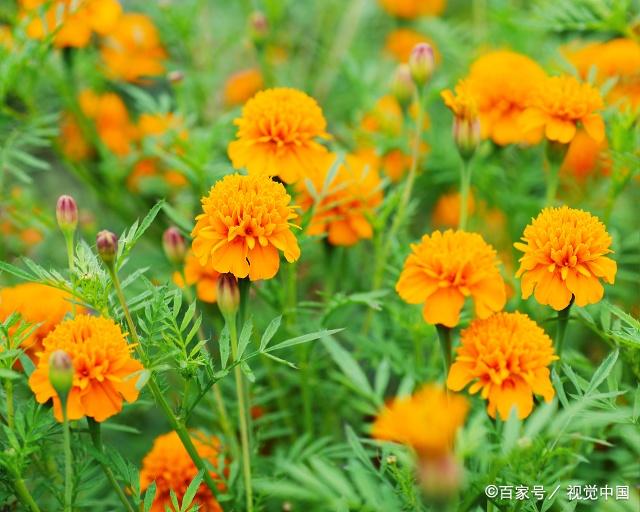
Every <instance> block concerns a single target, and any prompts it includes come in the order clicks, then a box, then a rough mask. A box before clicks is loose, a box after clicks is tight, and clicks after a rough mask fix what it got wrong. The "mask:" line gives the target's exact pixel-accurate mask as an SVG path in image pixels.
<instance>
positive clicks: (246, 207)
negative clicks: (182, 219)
mask: <svg viewBox="0 0 640 512" xmlns="http://www.w3.org/2000/svg"><path fill="white" fill-rule="evenodd" d="M290 202H291V196H289V194H287V191H286V190H285V188H284V186H283V185H282V184H281V183H276V182H275V181H273V180H272V179H271V178H269V177H268V176H265V175H257V176H241V175H239V174H234V175H231V176H225V177H224V178H223V179H221V180H220V181H218V182H217V183H216V184H215V185H214V186H213V187H212V188H211V191H210V192H209V195H208V196H206V197H204V198H202V209H203V213H201V214H200V215H198V216H197V217H196V225H195V227H194V229H193V232H192V233H191V236H192V237H193V245H192V248H193V252H194V254H195V255H196V257H197V258H198V260H199V261H200V264H201V265H203V266H205V267H207V266H209V265H211V266H212V267H213V269H214V270H216V271H217V272H220V273H221V274H222V273H228V272H230V273H232V274H233V275H235V276H236V277H237V278H238V279H240V278H243V277H247V276H249V279H251V280H252V281H255V280H258V279H270V278H272V277H273V276H275V275H276V272H278V268H279V267H280V257H279V255H278V251H282V252H283V253H284V257H285V258H286V259H287V261H289V262H293V261H295V260H297V259H298V258H299V257H300V248H299V247H298V241H297V240H296V237H295V236H294V235H293V233H292V232H291V227H292V224H291V222H290V221H292V220H293V219H295V218H297V216H298V215H297V214H296V213H295V212H294V207H293V206H291V204H290Z"/></svg>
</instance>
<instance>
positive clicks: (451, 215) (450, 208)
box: [431, 191, 476, 228]
mask: <svg viewBox="0 0 640 512" xmlns="http://www.w3.org/2000/svg"><path fill="white" fill-rule="evenodd" d="M475 206H476V202H475V200H474V199H473V194H472V193H471V191H470V192H469V197H467V211H468V212H469V215H471V214H473V212H474V211H475ZM431 219H432V223H433V225H434V226H439V227H446V228H455V227H457V226H458V224H460V193H459V192H450V193H448V194H443V195H441V196H440V197H439V198H438V201H437V202H436V205H435V207H434V209H433V213H432V214H431Z"/></svg>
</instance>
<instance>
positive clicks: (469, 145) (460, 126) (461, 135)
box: [453, 116, 481, 159]
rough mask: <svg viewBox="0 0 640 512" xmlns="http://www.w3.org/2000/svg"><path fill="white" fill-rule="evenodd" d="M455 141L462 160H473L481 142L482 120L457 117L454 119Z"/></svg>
mask: <svg viewBox="0 0 640 512" xmlns="http://www.w3.org/2000/svg"><path fill="white" fill-rule="evenodd" d="M453 140H454V142H455V143H456V146H457V147H458V151H459V152H460V155H461V156H462V158H464V159H469V158H471V157H472V156H473V153H475V151H476V148H477V147H478V145H479V144H480V141H481V134H480V120H479V119H478V118H477V117H459V116H455V117H454V118H453Z"/></svg>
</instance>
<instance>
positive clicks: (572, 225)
mask: <svg viewBox="0 0 640 512" xmlns="http://www.w3.org/2000/svg"><path fill="white" fill-rule="evenodd" d="M522 241H523V242H524V243H520V242H518V243H515V244H513V245H514V246H515V248H516V249H518V250H519V251H522V252H523V253H524V255H523V256H522V257H521V258H520V268H519V269H518V272H517V273H516V277H521V276H522V298H523V299H526V298H528V297H529V296H530V295H531V294H532V293H534V296H535V298H536V300H537V301H538V302H539V303H540V304H548V305H549V306H551V307H552V308H553V309H555V310H557V311H560V310H562V309H564V308H566V307H567V306H568V305H569V303H570V302H571V297H572V296H573V297H574V298H575V301H576V304H577V305H578V306H586V305H587V304H595V303H596V302H598V301H600V299H602V296H603V294H604V288H603V287H602V284H600V279H604V280H605V281H607V282H608V283H611V284H613V282H614V280H615V276H616V271H617V266H616V262H615V261H613V260H612V259H611V258H608V257H607V254H610V253H611V252H612V251H611V249H610V246H611V237H610V236H609V234H608V233H607V230H606V228H605V226H604V224H603V223H602V222H600V220H599V219H598V218H597V217H595V216H593V215H591V214H590V213H589V212H585V211H583V210H575V209H573V208H569V207H567V206H563V207H561V208H545V209H544V210H542V212H541V213H540V214H539V215H538V216H537V217H536V218H535V219H533V221H532V222H531V224H529V225H528V226H527V227H526V228H525V230H524V235H523V236H522ZM534 290H535V292H534Z"/></svg>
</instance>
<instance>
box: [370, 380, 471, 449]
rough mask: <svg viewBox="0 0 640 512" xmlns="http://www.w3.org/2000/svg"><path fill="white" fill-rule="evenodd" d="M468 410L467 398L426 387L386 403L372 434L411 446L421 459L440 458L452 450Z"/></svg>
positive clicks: (435, 387) (374, 424) (377, 418)
mask: <svg viewBox="0 0 640 512" xmlns="http://www.w3.org/2000/svg"><path fill="white" fill-rule="evenodd" d="M468 410H469V403H468V402H467V400H466V399H465V398H464V397H462V396H460V395H456V394H454V393H450V394H447V393H446V391H445V390H444V389H442V388H441V387H440V386H438V385H436V384H426V385H424V386H422V388H421V389H420V390H418V391H417V392H416V393H414V394H413V395H411V396H405V397H398V398H395V399H394V400H393V401H391V402H390V403H389V404H387V405H386V406H385V407H384V408H383V409H382V410H381V411H380V412H379V414H378V416H377V417H376V419H375V422H374V423H373V428H372V430H371V434H372V436H373V437H374V438H376V439H381V440H385V441H395V442H397V443H402V444H405V445H407V446H410V447H411V448H413V449H414V450H415V451H416V453H417V454H418V456H419V457H421V458H427V459H432V458H440V457H442V456H444V455H447V454H449V453H451V451H452V450H453V442H454V440H455V437H456V433H457V431H458V429H459V428H460V427H462V425H464V420H465V418H466V416H467V412H468Z"/></svg>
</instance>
